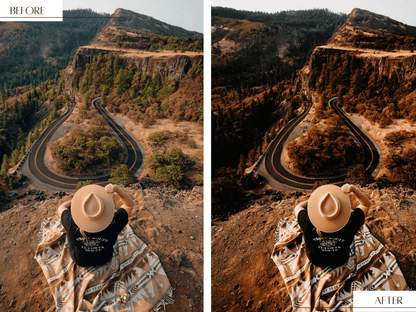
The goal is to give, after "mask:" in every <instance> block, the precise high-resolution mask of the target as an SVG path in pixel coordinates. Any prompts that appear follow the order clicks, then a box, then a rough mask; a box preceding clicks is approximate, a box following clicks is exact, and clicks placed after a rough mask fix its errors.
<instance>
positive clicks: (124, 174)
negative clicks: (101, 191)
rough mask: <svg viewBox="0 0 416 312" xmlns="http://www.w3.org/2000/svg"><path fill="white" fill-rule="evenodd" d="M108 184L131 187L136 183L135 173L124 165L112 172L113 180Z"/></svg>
mask: <svg viewBox="0 0 416 312" xmlns="http://www.w3.org/2000/svg"><path fill="white" fill-rule="evenodd" d="M108 182H110V183H113V184H123V185H130V184H133V183H134V182H136V177H135V176H134V172H133V171H131V170H129V168H128V167H127V165H126V164H122V165H120V166H118V167H116V168H114V169H112V170H111V178H110V179H109V180H108Z"/></svg>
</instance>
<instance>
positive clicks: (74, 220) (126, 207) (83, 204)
mask: <svg viewBox="0 0 416 312" xmlns="http://www.w3.org/2000/svg"><path fill="white" fill-rule="evenodd" d="M114 192H116V193H117V194H118V195H119V196H120V198H121V201H122V202H123V205H122V206H121V207H120V208H119V209H117V210H115V209H114V201H113V197H112V196H111V193H114ZM133 207H134V201H133V199H131V198H130V197H129V196H128V195H127V194H126V193H125V192H124V191H123V190H122V189H121V188H120V187H119V186H117V185H113V184H108V185H107V186H106V187H105V188H103V187H102V186H99V185H95V184H92V185H86V186H84V187H82V188H80V189H79V190H78V191H77V192H76V193H75V195H74V197H73V198H72V200H70V201H67V202H65V203H63V204H62V205H60V206H59V208H58V215H59V216H60V218H61V222H62V225H63V227H64V229H65V231H66V233H67V237H68V249H69V253H70V256H71V258H72V260H73V261H74V262H75V263H76V264H77V265H78V266H81V267H89V266H99V265H103V264H105V263H107V262H108V261H110V260H111V258H112V255H113V245H114V243H115V242H116V240H117V236H118V234H119V233H120V232H121V231H122V230H123V228H124V227H125V226H126V224H127V222H128V216H129V214H130V213H131V211H132V209H133Z"/></svg>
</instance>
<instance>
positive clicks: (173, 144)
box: [45, 92, 204, 179]
mask: <svg viewBox="0 0 416 312" xmlns="http://www.w3.org/2000/svg"><path fill="white" fill-rule="evenodd" d="M75 99H76V106H75V108H74V110H73V112H72V114H71V116H69V117H68V119H67V120H66V121H65V122H64V123H63V124H62V126H61V127H59V129H58V130H57V132H56V133H55V135H54V136H53V137H52V140H51V141H53V143H50V144H49V145H48V148H47V151H46V156H45V160H46V163H47V165H48V167H49V168H51V169H52V170H53V171H54V172H56V173H58V174H61V175H64V176H66V175H68V173H67V172H65V171H63V170H61V169H60V168H59V167H58V163H59V162H58V161H57V160H55V159H54V156H53V155H52V148H53V147H54V146H56V145H58V144H59V143H60V142H62V140H63V138H62V136H64V135H66V134H68V133H70V131H71V130H72V129H73V128H74V126H75V125H77V127H79V128H80V129H83V130H85V129H88V128H90V127H93V126H94V124H95V123H96V121H95V119H94V118H92V119H84V118H81V117H80V107H81V105H83V97H82V95H81V94H80V93H79V92H76V93H75ZM110 115H111V116H113V118H114V119H115V120H116V121H117V123H118V124H120V125H121V126H122V127H124V128H125V129H126V130H127V131H128V132H129V133H130V135H132V136H133V137H134V138H135V139H136V140H137V141H138V142H139V143H140V144H141V146H142V147H143V151H144V154H145V159H146V157H147V156H149V155H151V154H153V153H155V152H159V153H162V154H163V153H165V152H166V151H168V150H169V149H171V148H180V149H181V150H182V151H183V153H184V154H185V155H187V156H189V157H190V158H191V160H193V161H194V162H195V165H194V167H193V169H192V170H191V171H189V172H188V173H187V175H188V177H189V178H192V176H193V175H195V174H202V172H203V162H204V158H203V156H204V152H203V147H204V141H203V135H204V131H203V130H204V129H203V127H201V126H200V125H198V124H197V123H195V122H190V121H178V122H175V121H173V120H170V119H157V120H156V122H155V123H154V124H152V125H151V126H149V127H143V126H142V124H141V123H139V122H135V121H133V120H131V119H129V118H128V117H126V116H124V115H122V114H114V113H110ZM160 131H172V132H180V133H185V134H186V135H187V138H188V140H193V141H194V142H195V146H191V145H189V144H185V143H181V142H180V141H178V140H168V141H167V142H166V143H164V144H162V145H160V146H158V145H156V144H154V143H152V142H150V141H148V140H147V138H148V137H149V135H150V134H152V133H154V132H160ZM115 137H116V138H117V136H115ZM120 144H121V145H122V146H123V144H122V143H120ZM51 147H52V148H51ZM123 152H124V155H123V156H122V157H120V160H119V161H118V162H117V163H116V164H114V166H117V165H118V164H120V163H123V162H124V161H125V160H126V159H127V153H126V151H125V147H124V146H123ZM97 172H98V174H97ZM110 172H111V168H106V167H103V168H99V169H98V168H93V169H92V172H86V173H85V174H83V175H82V176H86V177H88V176H92V175H94V176H96V175H101V174H102V175H104V174H108V173H110ZM93 173H94V174H93ZM149 175H151V170H150V169H144V170H143V172H142V173H141V177H142V178H144V179H145V178H146V177H148V176H149ZM70 176H71V177H73V176H74V173H73V172H71V174H70ZM79 176H81V175H79Z"/></svg>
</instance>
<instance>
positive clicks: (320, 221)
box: [308, 184, 351, 233]
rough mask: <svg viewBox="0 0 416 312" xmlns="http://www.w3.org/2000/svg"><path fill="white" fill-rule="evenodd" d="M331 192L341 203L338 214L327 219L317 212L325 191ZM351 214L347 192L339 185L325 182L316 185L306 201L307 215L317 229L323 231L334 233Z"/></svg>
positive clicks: (346, 221)
mask: <svg viewBox="0 0 416 312" xmlns="http://www.w3.org/2000/svg"><path fill="white" fill-rule="evenodd" d="M328 192H329V193H331V194H332V195H333V196H335V197H336V198H337V199H338V200H339V202H340V205H341V211H340V212H339V214H338V216H337V217H336V218H335V219H333V220H331V221H328V220H327V219H325V218H324V217H323V216H322V215H321V213H320V212H319V202H320V200H321V198H322V197H323V196H324V195H325V194H326V193H328ZM350 215H351V202H350V198H349V197H348V195H347V194H345V193H344V192H343V191H342V190H341V188H340V187H338V186H336V185H333V184H327V185H322V186H320V187H318V188H317V189H316V190H315V191H313V193H312V195H311V197H310V198H309V201H308V217H309V220H311V222H312V224H313V225H314V226H315V227H316V228H317V229H319V230H321V231H322V232H325V233H334V232H337V231H339V230H341V229H342V228H343V227H344V226H345V225H346V224H347V223H348V220H349V219H350Z"/></svg>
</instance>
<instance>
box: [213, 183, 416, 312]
mask: <svg viewBox="0 0 416 312" xmlns="http://www.w3.org/2000/svg"><path fill="white" fill-rule="evenodd" d="M362 190H363V192H364V193H365V194H366V195H367V196H368V197H369V198H370V199H371V201H372V203H373V206H372V208H371V209H370V211H369V213H368V215H367V217H366V224H367V225H368V227H369V229H370V231H371V233H372V234H373V235H374V236H375V237H376V238H377V239H378V240H379V241H380V242H381V243H382V244H385V245H386V246H387V247H388V249H389V250H390V251H391V252H392V253H393V254H394V255H395V256H396V259H397V260H398V263H399V266H400V268H401V270H402V272H403V274H404V276H405V278H406V281H407V283H408V286H410V287H411V288H412V289H415V288H416V249H415V247H414V246H416V230H415V229H416V219H415V215H416V211H415V210H416V208H415V207H416V192H415V191H414V190H411V189H405V188H400V187H387V186H386V185H382V184H380V183H374V184H372V185H370V186H369V187H366V188H362ZM308 198H309V193H305V192H283V191H274V193H273V192H272V194H269V195H264V196H263V197H262V198H261V199H260V200H256V202H255V203H253V204H252V205H251V206H250V207H249V208H248V209H246V210H244V211H242V212H240V213H238V214H235V215H233V216H231V217H230V218H229V220H227V221H224V222H218V223H215V224H213V225H212V227H211V230H212V247H211V248H212V251H211V252H212V256H211V257H212V259H211V262H212V264H211V265H212V270H211V281H212V288H211V289H212V303H211V305H212V311H213V312H219V311H227V312H231V311H286V312H288V311H291V309H292V308H291V301H290V299H289V296H288V294H287V291H286V287H285V285H284V283H283V280H282V277H281V275H280V273H279V271H278V269H277V267H276V265H275V264H274V262H273V261H272V259H271V253H272V250H273V246H274V243H275V237H274V233H275V231H276V228H277V224H278V223H279V221H280V220H281V219H283V218H285V217H288V216H289V215H291V214H292V213H293V209H294V208H295V206H296V205H297V204H298V203H299V202H301V201H303V200H306V199H308ZM353 205H354V203H353Z"/></svg>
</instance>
